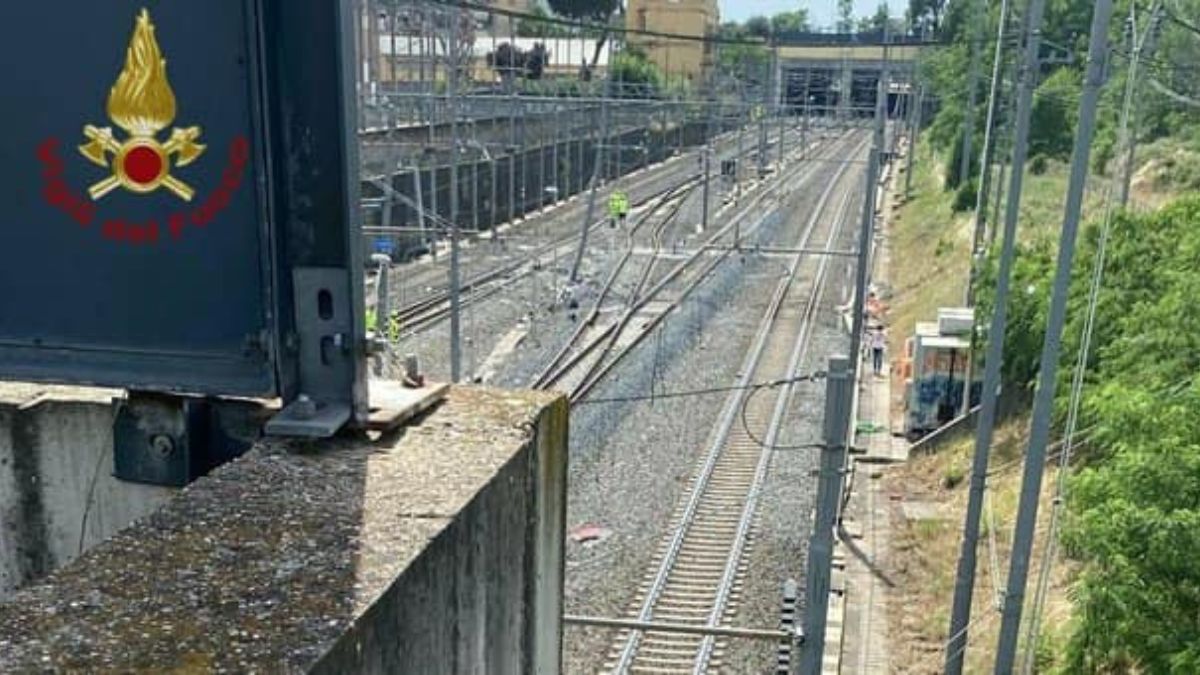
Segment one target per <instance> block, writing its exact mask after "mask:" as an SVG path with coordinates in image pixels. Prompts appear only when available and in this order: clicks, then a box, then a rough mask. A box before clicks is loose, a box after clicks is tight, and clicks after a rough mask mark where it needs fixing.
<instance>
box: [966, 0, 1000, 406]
mask: <svg viewBox="0 0 1200 675" xmlns="http://www.w3.org/2000/svg"><path fill="white" fill-rule="evenodd" d="M1007 27H1008V0H1001V2H1000V19H999V21H998V23H997V28H996V51H995V55H994V56H993V57H992V86H991V91H990V92H989V93H988V111H987V126H985V127H984V129H983V152H982V153H981V154H982V156H981V158H980V160H979V172H980V173H979V192H978V193H977V194H976V196H975V231H974V236H973V237H972V240H971V276H970V278H969V279H967V306H968V307H974V306H975V277H976V275H977V274H978V272H979V270H978V261H979V257H980V253H981V247H982V245H983V230H984V227H986V224H987V208H988V193H989V192H990V191H991V181H992V154H993V152H994V150H995V145H996V138H995V130H994V129H993V127H995V125H996V110H997V108H999V106H1000V85H1001V80H1002V79H1003V72H1004V31H1005V29H1006V28H1007ZM968 386H970V380H969V379H968ZM964 398H967V399H969V398H970V397H969V396H967V397H964Z"/></svg>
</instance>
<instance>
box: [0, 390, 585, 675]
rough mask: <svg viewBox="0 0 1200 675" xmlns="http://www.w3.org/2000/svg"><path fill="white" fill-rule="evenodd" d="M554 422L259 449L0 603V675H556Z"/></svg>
mask: <svg viewBox="0 0 1200 675" xmlns="http://www.w3.org/2000/svg"><path fill="white" fill-rule="evenodd" d="M566 452H567V404H566V401H565V399H563V398H561V397H555V396H554V395H550V394H542V393H513V392H502V391H496V390H481V389H469V388H452V389H451V392H450V395H449V397H448V399H447V400H446V401H445V402H444V403H443V404H442V405H441V406H440V407H438V408H437V409H435V410H434V411H433V412H431V413H430V414H428V415H427V416H426V417H425V418H424V419H423V420H421V421H419V422H418V423H416V424H414V425H412V426H410V427H408V428H405V429H403V430H401V431H400V432H398V433H396V434H393V435H390V436H385V437H384V438H382V439H379V440H378V441H374V442H372V441H368V440H350V439H338V440H334V441H330V442H320V443H306V444H300V443H292V442H278V441H275V442H264V443H260V444H258V445H257V446H256V447H255V448H254V449H252V450H251V451H250V452H249V453H248V454H246V455H245V456H243V457H242V458H240V459H238V460H235V461H233V462H230V463H229V464H226V465H225V466H223V467H221V468H219V469H217V470H216V471H214V472H213V473H212V474H210V475H209V476H208V477H206V478H203V479H200V480H199V481H197V482H196V483H194V484H192V485H191V486H189V487H187V488H185V489H184V490H183V491H182V492H181V493H179V495H178V496H176V497H175V498H174V499H172V500H171V501H170V502H169V503H168V504H167V505H166V506H164V507H163V508H162V509H160V510H159V511H157V512H156V513H155V514H153V515H152V516H151V517H149V518H147V519H145V520H144V521H141V522H139V523H137V524H135V525H134V526H133V527H130V528H128V529H126V530H124V531H122V532H121V533H119V534H118V535H116V536H115V537H113V538H112V539H110V540H109V541H107V542H105V543H103V544H100V545H99V546H97V547H96V548H94V549H93V550H92V551H90V552H88V553H87V554H85V555H84V556H82V557H81V558H79V559H78V560H76V561H75V562H73V563H72V564H70V565H67V566H66V567H64V568H63V569H61V570H59V571H58V572H55V573H53V574H51V575H50V576H49V577H48V578H47V579H46V580H45V582H43V583H41V584H38V585H35V586H32V587H30V588H28V589H25V590H22V591H20V592H18V593H17V594H16V595H14V596H13V597H12V598H11V599H10V600H9V601H8V602H7V603H5V604H0V672H13V671H17V672H20V671H23V670H26V669H35V670H44V669H50V670H78V671H82V672H96V671H116V672H127V671H140V672H163V671H167V670H174V669H183V670H190V671H196V672H210V671H221V672H318V673H449V672H487V673H557V672H558V671H559V663H560V656H559V655H560V651H561V649H560V647H561V633H560V628H559V617H560V616H561V613H562V582H563V530H564V525H565V522H564V519H565V512H566V462H567V457H566Z"/></svg>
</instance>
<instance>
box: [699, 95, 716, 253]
mask: <svg viewBox="0 0 1200 675" xmlns="http://www.w3.org/2000/svg"><path fill="white" fill-rule="evenodd" d="M713 94H714V89H713V85H712V74H709V76H708V95H709V97H710V100H709V102H708V105H706V106H704V108H705V110H704V147H703V148H701V150H700V152H701V153H703V155H704V157H703V161H704V179H703V181H704V187H703V189H702V192H703V202H704V203H703V204H702V208H701V213H700V231H701V232H704V231H706V230H708V181H709V176H710V174H711V173H712V170H711V162H712V119H713V114H712V111H713V107H714V106H715V104H716V101H715V100H712V99H713V98H715V97H713Z"/></svg>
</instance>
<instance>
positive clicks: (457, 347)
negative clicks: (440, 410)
mask: <svg viewBox="0 0 1200 675" xmlns="http://www.w3.org/2000/svg"><path fill="white" fill-rule="evenodd" d="M448 11H449V13H450V39H449V42H448V48H447V51H448V52H449V53H448V54H447V55H446V59H447V65H448V66H449V67H450V73H449V78H450V79H449V89H450V91H449V94H450V97H449V99H448V102H449V105H450V110H449V113H450V380H451V381H452V382H458V381H459V378H460V377H461V375H462V303H461V298H460V297H459V269H458V265H459V261H458V65H459V64H458V63H457V61H458V54H457V52H458V20H459V15H458V9H457V8H451V9H449V10H448Z"/></svg>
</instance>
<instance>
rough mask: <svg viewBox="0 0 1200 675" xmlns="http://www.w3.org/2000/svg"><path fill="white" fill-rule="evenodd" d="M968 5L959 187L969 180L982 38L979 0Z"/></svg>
mask: <svg viewBox="0 0 1200 675" xmlns="http://www.w3.org/2000/svg"><path fill="white" fill-rule="evenodd" d="M970 3H971V9H970V11H969V12H968V17H969V18H968V20H969V21H970V22H971V37H970V41H971V71H970V74H969V75H968V76H967V110H966V115H965V116H964V119H963V139H962V156H961V157H960V158H959V164H958V182H959V184H960V185H966V184H967V181H969V180H971V144H972V142H973V141H974V140H975V93H976V90H977V89H978V88H979V52H980V51H982V49H981V45H980V44H979V42H980V38H981V37H982V36H981V34H980V33H981V31H980V30H979V24H980V11H979V4H980V0H970Z"/></svg>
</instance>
